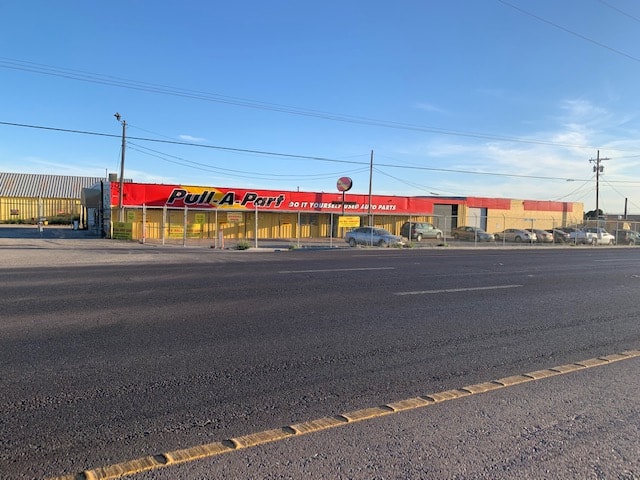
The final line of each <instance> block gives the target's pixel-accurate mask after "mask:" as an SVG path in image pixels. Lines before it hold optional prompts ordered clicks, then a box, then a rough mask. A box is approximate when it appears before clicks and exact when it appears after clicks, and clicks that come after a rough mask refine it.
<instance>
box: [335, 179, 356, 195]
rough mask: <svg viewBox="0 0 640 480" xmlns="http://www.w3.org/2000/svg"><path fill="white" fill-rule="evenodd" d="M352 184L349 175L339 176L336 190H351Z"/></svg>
mask: <svg viewBox="0 0 640 480" xmlns="http://www.w3.org/2000/svg"><path fill="white" fill-rule="evenodd" d="M352 186H353V181H352V180H351V179H350V178H349V177H340V178H339V179H338V191H339V192H347V191H349V190H351V187H352Z"/></svg>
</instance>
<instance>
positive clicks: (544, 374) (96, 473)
mask: <svg viewBox="0 0 640 480" xmlns="http://www.w3.org/2000/svg"><path fill="white" fill-rule="evenodd" d="M634 357H640V350H628V351H625V352H622V353H616V354H613V355H607V356H602V357H597V358H591V359H588V360H582V361H579V362H574V363H570V364H567V365H560V366H558V367H553V368H549V369H546V370H537V371H534V372H530V373H525V374H523V375H513V376H511V377H505V378H501V379H498V380H493V381H490V382H484V383H478V384H475V385H468V386H466V387H462V388H459V389H454V390H446V391H444V392H438V393H431V394H428V395H423V396H419V397H415V398H409V399H406V400H400V401H397V402H393V403H389V404H387V405H382V406H379V407H370V408H363V409H361V410H355V411H353V412H348V413H342V414H340V415H335V416H333V417H325V418H319V419H315V420H309V421H307V422H302V423H297V424H294V425H291V426H288V427H282V428H276V429H273V430H265V431H262V432H256V433H252V434H249V435H244V436H241V437H236V438H230V439H228V440H223V441H221V442H213V443H209V444H205V445H197V446H195V447H191V448H185V449H181V450H175V451H173V452H167V453H161V454H158V455H153V456H148V457H142V458H138V459H135V460H129V461H126V462H122V463H117V464H113V465H108V466H106V467H100V468H95V469H93V470H85V471H84V472H81V473H79V474H72V475H64V476H60V477H53V478H51V479H50V480H113V479H119V478H122V477H126V476H129V475H135V474H136V473H141V472H145V471H148V470H154V469H158V468H162V467H167V466H170V465H177V464H180V463H186V462H192V461H195V460H200V459H203V458H210V457H215V456H217V455H222V454H225V453H229V452H233V451H235V450H239V449H242V448H249V447H254V446H256V445H263V444H266V443H270V442H276V441H279V440H283V439H285V438H290V437H294V436H300V435H306V434H308V433H313V432H318V431H320V430H326V429H329V428H335V427H339V426H342V425H346V424H348V423H354V422H360V421H363V420H368V419H371V418H378V417H382V416H385V415H390V414H392V413H397V412H404V411H407V410H415V409H417V408H423V407H426V406H429V405H434V404H436V403H440V402H445V401H447V400H455V399H457V398H462V397H466V396H469V395H476V394H479V393H485V392H490V391H493V390H498V389H501V388H506V387H511V386H513V385H519V384H521V383H525V382H532V381H536V380H541V379H544V378H548V377H552V376H556V375H563V374H566V373H571V372H575V371H578V370H584V369H586V368H593V367H599V366H602V365H608V364H609V363H612V362H618V361H621V360H628V359H630V358H634Z"/></svg>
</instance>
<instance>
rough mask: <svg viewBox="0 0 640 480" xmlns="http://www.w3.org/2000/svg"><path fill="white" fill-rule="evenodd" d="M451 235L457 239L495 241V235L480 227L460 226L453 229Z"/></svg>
mask: <svg viewBox="0 0 640 480" xmlns="http://www.w3.org/2000/svg"><path fill="white" fill-rule="evenodd" d="M451 236H452V237H453V238H455V239H456V240H471V241H477V242H493V240H494V236H493V235H492V234H491V233H487V232H485V231H484V230H483V229H481V228H478V227H458V228H454V229H452V230H451Z"/></svg>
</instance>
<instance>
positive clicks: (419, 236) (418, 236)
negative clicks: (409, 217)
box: [416, 233, 422, 242]
mask: <svg viewBox="0 0 640 480" xmlns="http://www.w3.org/2000/svg"><path fill="white" fill-rule="evenodd" d="M420 241H422V234H421V233H419V234H418V235H416V242H420Z"/></svg>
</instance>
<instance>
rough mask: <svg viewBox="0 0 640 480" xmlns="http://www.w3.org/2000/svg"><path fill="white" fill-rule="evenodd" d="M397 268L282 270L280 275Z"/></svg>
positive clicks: (390, 268) (393, 268)
mask: <svg viewBox="0 0 640 480" xmlns="http://www.w3.org/2000/svg"><path fill="white" fill-rule="evenodd" d="M395 269H396V267H371V268H328V269H326V270H281V271H279V272H278V273H325V272H364V271H371V270H395Z"/></svg>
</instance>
